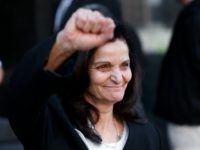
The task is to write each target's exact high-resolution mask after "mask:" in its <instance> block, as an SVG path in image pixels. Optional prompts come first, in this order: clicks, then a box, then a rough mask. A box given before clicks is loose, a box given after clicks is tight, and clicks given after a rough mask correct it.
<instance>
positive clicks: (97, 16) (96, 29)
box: [45, 8, 115, 70]
mask: <svg viewBox="0 0 200 150" xmlns="http://www.w3.org/2000/svg"><path fill="white" fill-rule="evenodd" d="M114 28H115V24H114V22H113V20H112V19H110V18H107V17H104V16H103V15H102V14H101V13H99V12H98V11H92V10H89V9H82V8H81V9H78V10H77V11H76V12H75V13H74V14H73V15H72V16H71V17H70V19H69V20H68V22H67V23H66V25H65V27H64V29H63V30H61V31H60V32H59V33H58V35H57V39H56V42H55V44H54V46H53V48H52V50H51V52H50V55H49V59H48V62H47V65H46V66H45V69H50V70H56V69H57V68H58V67H59V66H60V65H61V64H62V63H63V62H64V61H65V60H67V59H68V58H69V57H70V56H71V55H72V54H73V53H74V52H75V51H77V50H83V51H86V50H90V49H92V48H94V47H98V46H100V45H102V44H104V43H105V42H106V41H108V40H110V39H112V37H113V34H114Z"/></svg>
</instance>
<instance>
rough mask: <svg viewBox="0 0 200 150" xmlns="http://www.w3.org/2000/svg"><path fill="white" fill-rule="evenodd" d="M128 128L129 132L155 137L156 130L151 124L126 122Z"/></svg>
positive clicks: (147, 122)
mask: <svg viewBox="0 0 200 150" xmlns="http://www.w3.org/2000/svg"><path fill="white" fill-rule="evenodd" d="M127 124H128V127H129V130H130V132H131V131H132V132H134V133H138V134H142V135H148V134H150V135H155V136H157V134H159V133H158V129H157V128H156V126H155V125H153V124H152V123H151V122H149V121H146V122H141V123H140V122H128V123H127Z"/></svg>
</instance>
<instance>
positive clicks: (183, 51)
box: [156, 0, 200, 150]
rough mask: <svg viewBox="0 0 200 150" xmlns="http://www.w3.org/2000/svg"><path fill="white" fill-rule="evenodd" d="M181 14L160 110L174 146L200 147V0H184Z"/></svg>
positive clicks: (164, 68) (165, 62)
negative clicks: (166, 122)
mask: <svg viewBox="0 0 200 150" xmlns="http://www.w3.org/2000/svg"><path fill="white" fill-rule="evenodd" d="M180 2H181V3H182V4H183V5H184V6H185V7H184V8H183V10H182V11H181V12H180V15H179V16H178V18H177V21H176V24H175V27H174V32H173V36H172V40H171V43H170V46H169V49H168V51H167V53H166V55H165V57H164V60H163V63H162V66H161V72H160V80H159V84H158V93H157V94H158V97H157V103H156V113H157V115H158V116H160V117H161V118H164V119H166V120H167V121H168V124H167V129H168V134H169V140H170V142H171V146H172V149H173V150H179V149H181V150H197V149H199V147H200V143H199V141H200V134H199V133H200V117H199V116H200V67H199V66H200V1H199V0H180Z"/></svg>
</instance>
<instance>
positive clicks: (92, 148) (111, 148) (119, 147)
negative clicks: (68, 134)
mask: <svg viewBox="0 0 200 150" xmlns="http://www.w3.org/2000/svg"><path fill="white" fill-rule="evenodd" d="M75 130H76V131H77V133H78V134H79V136H80V137H81V139H82V140H83V142H84V143H85V144H86V146H87V147H88V149H89V150H123V148H124V145H125V144H126V141H127V139H128V134H129V130H128V126H127V125H126V123H125V125H124V131H123V134H122V137H121V139H120V140H119V141H117V142H115V143H102V144H95V143H93V142H92V141H91V140H89V139H88V138H86V137H85V136H84V135H83V133H82V132H81V131H79V130H78V129H75Z"/></svg>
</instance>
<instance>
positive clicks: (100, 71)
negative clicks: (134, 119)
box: [88, 39, 132, 103]
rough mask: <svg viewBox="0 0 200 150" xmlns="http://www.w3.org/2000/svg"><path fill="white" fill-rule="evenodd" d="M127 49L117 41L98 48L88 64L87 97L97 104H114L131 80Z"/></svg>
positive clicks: (121, 97)
mask: <svg viewBox="0 0 200 150" xmlns="http://www.w3.org/2000/svg"><path fill="white" fill-rule="evenodd" d="M131 77H132V73H131V69H130V59H129V49H128V46H127V44H126V42H125V41H123V40H120V39H117V40H115V41H114V42H109V43H106V44H105V45H103V46H101V47H99V48H98V49H97V50H96V52H95V54H94V55H93V56H92V59H91V61H90V64H89V78H90V84H89V89H88V92H89V95H92V97H93V99H95V100H97V101H98V102H111V103H116V102H118V101H121V100H122V99H123V97H124V93H125V90H126V87H127V85H128V83H129V81H130V80H131Z"/></svg>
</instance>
